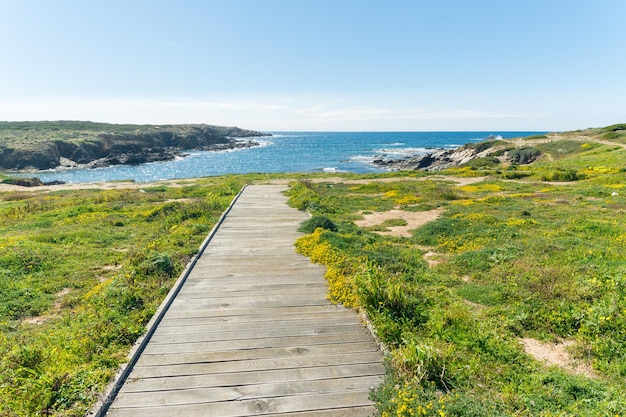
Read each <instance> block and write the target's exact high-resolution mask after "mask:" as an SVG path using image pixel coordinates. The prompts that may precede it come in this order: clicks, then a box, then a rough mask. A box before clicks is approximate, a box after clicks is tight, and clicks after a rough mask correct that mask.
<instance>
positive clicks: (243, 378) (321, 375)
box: [123, 363, 385, 392]
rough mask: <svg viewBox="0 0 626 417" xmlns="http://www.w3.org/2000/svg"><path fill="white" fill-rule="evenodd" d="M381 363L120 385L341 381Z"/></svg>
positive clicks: (136, 388) (155, 387)
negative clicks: (336, 379)
mask: <svg viewBox="0 0 626 417" xmlns="http://www.w3.org/2000/svg"><path fill="white" fill-rule="evenodd" d="M384 372H385V367H384V366H383V365H382V364H381V363H378V364H374V365H372V364H354V365H343V364H342V365H335V366H319V367H315V368H306V369H271V370H266V371H256V372H240V373H232V372H225V373H221V374H202V375H178V376H170V377H164V378H145V379H144V378H133V379H129V380H128V381H127V382H126V383H125V384H124V390H123V392H144V391H173V390H180V389H194V388H211V387H231V386H241V385H246V384H250V383H255V384H268V383H285V382H290V381H313V380H327V379H335V378H338V379H344V378H354V377H359V376H382V375H383V374H384Z"/></svg>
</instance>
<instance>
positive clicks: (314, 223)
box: [298, 216, 337, 233]
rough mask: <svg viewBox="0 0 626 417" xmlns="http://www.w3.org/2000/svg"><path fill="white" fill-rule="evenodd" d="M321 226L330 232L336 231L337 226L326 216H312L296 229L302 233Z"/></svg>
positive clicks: (310, 231) (311, 231)
mask: <svg viewBox="0 0 626 417" xmlns="http://www.w3.org/2000/svg"><path fill="white" fill-rule="evenodd" d="M318 227H321V228H322V229H324V230H330V231H331V232H336V231H337V226H336V225H335V223H333V222H332V220H330V219H329V218H328V217H326V216H313V217H311V218H310V219H308V220H306V221H305V222H304V223H302V225H301V226H300V228H299V229H298V231H300V232H302V233H313V232H314V231H315V229H317V228H318Z"/></svg>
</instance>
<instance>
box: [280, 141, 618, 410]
mask: <svg viewBox="0 0 626 417" xmlns="http://www.w3.org/2000/svg"><path fill="white" fill-rule="evenodd" d="M583 144H584V142H576V141H566V142H562V141H561V142H558V141H555V142H552V143H548V144H542V143H534V145H533V147H534V148H537V149H541V151H542V153H546V154H550V155H557V154H558V157H556V158H553V159H552V160H551V161H550V160H547V158H543V159H541V161H536V162H534V163H532V164H530V165H529V166H527V167H525V169H527V170H528V171H526V172H529V173H530V176H529V177H524V178H522V179H520V180H518V181H515V182H511V181H502V180H499V179H498V178H501V175H500V174H498V173H497V172H496V171H495V170H489V169H484V170H478V169H473V170H471V169H470V170H471V171H473V172H476V171H480V172H481V173H482V174H484V175H488V176H489V177H490V178H489V179H488V180H486V181H483V182H481V183H478V184H473V185H469V186H464V187H455V186H453V185H452V184H451V183H450V182H448V181H440V180H425V181H424V180H422V181H415V180H410V181H408V180H400V179H398V181H397V182H376V183H369V184H363V185H351V184H348V183H345V184H341V183H340V184H333V185H332V187H330V186H328V185H324V184H317V185H316V184H313V183H309V184H308V185H307V187H306V192H304V191H305V188H304V187H302V186H301V185H299V184H294V186H293V187H292V189H291V199H292V201H294V202H296V201H302V200H301V199H305V200H306V201H315V204H314V205H312V206H310V207H306V208H308V209H309V210H312V211H314V212H315V213H316V214H318V215H327V216H329V217H330V218H331V219H332V220H333V222H335V224H337V225H338V226H339V228H338V230H337V231H336V232H331V231H321V230H318V231H316V232H315V233H313V234H311V235H308V236H306V237H304V238H302V239H301V240H300V241H299V242H298V248H299V250H300V251H301V252H302V253H304V254H306V255H309V256H311V258H312V259H313V260H314V261H316V262H320V263H325V264H326V265H327V266H328V273H327V278H328V280H329V285H330V292H331V298H332V299H334V300H335V301H338V302H344V303H345V304H348V305H352V306H356V308H360V309H363V310H364V311H366V312H367V314H368V316H369V317H370V319H371V321H372V322H373V324H374V326H375V328H376V331H377V335H378V337H379V338H380V339H381V341H382V342H383V343H384V344H385V345H386V346H387V347H388V350H389V353H388V356H387V359H388V365H389V373H388V376H387V378H386V380H385V382H384V383H383V384H382V386H381V387H380V388H379V389H378V390H376V392H375V393H374V394H373V397H372V398H373V399H374V400H375V401H376V403H377V407H378V415H380V416H396V415H399V416H409V415H446V416H447V415H450V416H519V415H533V416H534V415H537V416H556V415H563V416H589V415H593V416H615V415H622V413H623V412H624V410H626V390H625V389H624V388H625V386H624V377H626V366H625V365H624V364H626V336H625V335H626V309H625V308H624V306H626V268H625V267H624V265H626V252H624V250H623V248H624V245H625V244H626V190H625V188H626V186H625V185H624V184H626V173H625V172H624V169H623V167H624V165H623V164H624V161H625V158H624V151H623V150H617V149H614V148H612V147H610V146H608V145H603V144H597V143H591V142H590V144H589V145H587V146H581V145H583ZM559 150H562V151H559ZM520 169H521V168H520ZM568 170H571V171H573V172H575V173H579V174H581V175H580V177H578V178H563V180H564V181H566V182H565V183H563V184H561V183H559V184H555V185H550V184H549V183H545V182H541V177H542V176H547V175H550V173H554V172H568ZM451 172H455V173H459V172H469V171H467V168H465V171H463V170H451ZM572 179H574V180H572ZM305 196H306V197H305ZM401 201H412V202H414V203H415V204H419V203H420V202H422V203H423V202H424V201H428V202H429V204H428V205H429V207H442V208H444V209H445V212H444V215H443V217H441V218H440V219H438V220H436V221H434V222H431V223H429V224H427V225H424V226H422V227H419V228H417V229H416V230H414V233H413V236H412V237H411V238H397V237H386V236H381V235H378V234H376V233H373V232H372V230H366V229H361V228H357V227H355V226H354V224H353V223H352V221H353V219H355V218H357V217H358V213H361V212H363V211H385V210H389V209H390V207H394V206H399V202H401ZM327 208H331V209H332V210H327ZM424 248H428V249H429V250H430V251H433V252H435V253H437V254H438V258H439V259H440V261H441V262H440V263H439V264H438V265H436V266H434V267H431V268H429V267H428V266H427V263H426V261H425V260H424V259H422V256H421V255H422V253H423V251H424V250H425V249H424ZM521 337H532V338H536V339H539V340H545V341H554V340H560V339H565V340H570V341H573V342H574V345H575V347H574V349H573V350H572V352H571V353H572V355H573V356H574V358H576V359H577V360H578V361H582V362H585V363H587V364H588V365H589V366H591V367H592V368H593V372H594V374H595V376H593V377H592V376H585V375H578V374H575V373H573V372H571V371H568V370H567V369H564V368H559V367H556V366H553V367H549V366H546V365H545V364H543V363H541V362H539V361H538V360H536V359H534V358H533V357H532V356H530V355H529V354H527V353H525V352H524V349H523V347H522V344H521V343H520V341H519V340H518V339H519V338H521ZM409 410H410V411H409Z"/></svg>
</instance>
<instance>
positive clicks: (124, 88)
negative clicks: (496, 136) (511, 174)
mask: <svg viewBox="0 0 626 417" xmlns="http://www.w3.org/2000/svg"><path fill="white" fill-rule="evenodd" d="M625 16H626V1H625V0H593V1H591V0H569V1H565V0H563V1H561V0H525V1H513V0H511V1H509V0H493V1H485V0H472V1H468V0H457V1H452V0H436V1H435V0H428V1H422V0H384V1H383V0H332V1H330V0H196V1H191V0H176V1H175V0H171V1H163V0H150V1H139V0H136V1H134V0H106V1H104V0H89V1H87V0H54V1H52V0H0V57H1V61H0V120H59V119H66V120H67V119H71V120H94V121H103V122H113V123H210V124H220V125H236V126H240V127H245V128H250V129H259V130H270V131H271V130H404V131H406V130H408V131H412V130H417V131H419V130H491V131H495V130H550V131H555V130H571V129H579V128H586V127H594V126H604V125H607V124H613V123H622V122H626V23H625V22H626V18H625Z"/></svg>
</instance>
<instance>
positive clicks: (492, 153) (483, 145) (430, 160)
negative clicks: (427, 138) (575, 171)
mask: <svg viewBox="0 0 626 417" xmlns="http://www.w3.org/2000/svg"><path fill="white" fill-rule="evenodd" d="M500 142H501V141H484V142H477V143H473V144H468V145H464V146H460V147H458V148H454V149H433V151H432V152H427V153H422V154H417V155H411V156H408V157H405V158H400V159H397V158H388V157H387V156H386V155H381V156H379V157H377V158H376V159H375V160H374V161H372V164H373V165H375V166H377V167H379V168H383V169H387V170H390V171H415V170H421V171H441V170H444V169H448V168H456V167H460V166H462V165H465V164H467V163H468V162H470V161H472V160H475V159H479V158H492V159H493V160H494V161H498V162H509V163H510V162H511V161H513V162H516V163H518V162H519V161H516V160H515V157H513V156H512V155H511V153H510V151H511V150H512V149H515V145H514V144H512V143H510V142H508V143H507V142H501V143H500ZM536 157H537V155H534V156H533V158H536ZM532 160H534V159H530V158H529V160H526V161H524V162H523V163H529V162H532Z"/></svg>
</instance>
